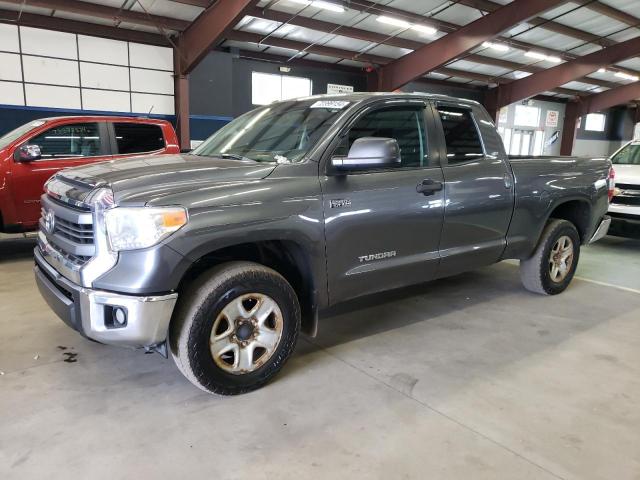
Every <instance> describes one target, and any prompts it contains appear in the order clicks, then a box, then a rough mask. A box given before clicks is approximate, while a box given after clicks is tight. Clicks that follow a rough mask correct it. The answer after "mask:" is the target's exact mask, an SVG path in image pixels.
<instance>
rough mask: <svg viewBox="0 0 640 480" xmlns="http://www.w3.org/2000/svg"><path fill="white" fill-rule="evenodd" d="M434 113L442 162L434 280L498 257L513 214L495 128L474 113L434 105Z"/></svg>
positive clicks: (507, 169) (444, 104) (505, 165)
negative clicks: (442, 192) (441, 214)
mask: <svg viewBox="0 0 640 480" xmlns="http://www.w3.org/2000/svg"><path fill="white" fill-rule="evenodd" d="M435 112H436V123H437V124H438V131H439V132H440V135H441V139H442V141H441V145H442V147H443V148H444V151H443V156H444V157H445V158H446V160H445V162H444V165H443V172H444V178H445V185H446V189H445V204H446V206H445V212H444V217H445V218H444V225H443V229H442V237H441V240H440V256H441V260H440V269H439V271H438V276H447V275H452V274H455V273H458V272H462V271H465V270H470V269H473V268H476V267H479V266H482V265H489V264H491V263H494V262H496V261H497V260H498V259H499V258H500V256H501V255H502V252H503V250H504V248H505V246H506V235H507V230H508V228H509V223H510V221H511V215H512V213H513V180H512V174H511V169H510V167H509V165H508V163H507V159H506V156H505V154H504V149H503V148H502V147H501V146H500V144H499V143H497V142H499V137H498V135H497V133H495V127H494V125H493V124H492V123H491V122H489V121H488V120H487V119H485V118H483V114H482V112H481V111H479V109H477V108H474V107H473V106H471V105H465V104H464V103H447V102H437V103H436V104H435ZM481 132H483V135H481ZM491 132H494V135H491Z"/></svg>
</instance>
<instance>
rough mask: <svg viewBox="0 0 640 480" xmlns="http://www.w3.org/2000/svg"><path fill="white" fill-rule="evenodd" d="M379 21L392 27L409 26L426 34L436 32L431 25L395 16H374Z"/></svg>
mask: <svg viewBox="0 0 640 480" xmlns="http://www.w3.org/2000/svg"><path fill="white" fill-rule="evenodd" d="M376 20H377V21H379V22H380V23H386V24H387V25H393V26H394V27H400V28H410V29H411V30H415V31H416V32H420V33H426V34H427V35H435V34H436V33H438V30H436V29H435V28H433V27H430V26H429V25H422V24H419V23H409V22H407V21H406V20H402V19H400V18H395V17H387V16H386V15H380V16H379V17H377V18H376Z"/></svg>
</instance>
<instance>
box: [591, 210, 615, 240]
mask: <svg viewBox="0 0 640 480" xmlns="http://www.w3.org/2000/svg"><path fill="white" fill-rule="evenodd" d="M610 226H611V217H609V216H607V215H605V216H604V218H603V219H602V221H601V222H600V225H599V226H598V229H597V230H596V233H594V234H593V237H591V240H589V243H593V242H597V241H598V240H600V239H601V238H602V237H604V236H605V235H606V234H607V232H608V231H609V227H610Z"/></svg>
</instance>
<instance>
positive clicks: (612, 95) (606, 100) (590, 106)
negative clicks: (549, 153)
mask: <svg viewBox="0 0 640 480" xmlns="http://www.w3.org/2000/svg"><path fill="white" fill-rule="evenodd" d="M638 99H640V82H634V83H630V84H628V85H624V86H622V87H618V88H614V89H612V90H608V91H606V92H603V93H599V94H597V95H589V96H588V97H584V98H582V99H580V100H579V101H578V102H572V103H569V104H567V107H566V110H565V117H564V126H563V129H562V142H561V144H560V154H561V155H571V153H572V151H573V145H574V143H575V138H576V131H577V129H578V126H579V123H578V122H579V120H580V118H581V117H583V116H585V115H588V114H589V113H595V112H600V111H602V110H606V109H608V108H611V107H615V106H616V105H622V104H625V103H628V102H630V101H633V100H638Z"/></svg>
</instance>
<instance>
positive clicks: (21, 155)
mask: <svg viewBox="0 0 640 480" xmlns="http://www.w3.org/2000/svg"><path fill="white" fill-rule="evenodd" d="M13 158H14V159H15V160H16V161H17V162H33V161H35V160H40V159H41V158H42V152H41V151H40V146H39V145H29V144H28V143H25V144H24V145H21V146H20V147H18V148H17V149H16V151H15V153H14V154H13Z"/></svg>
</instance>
